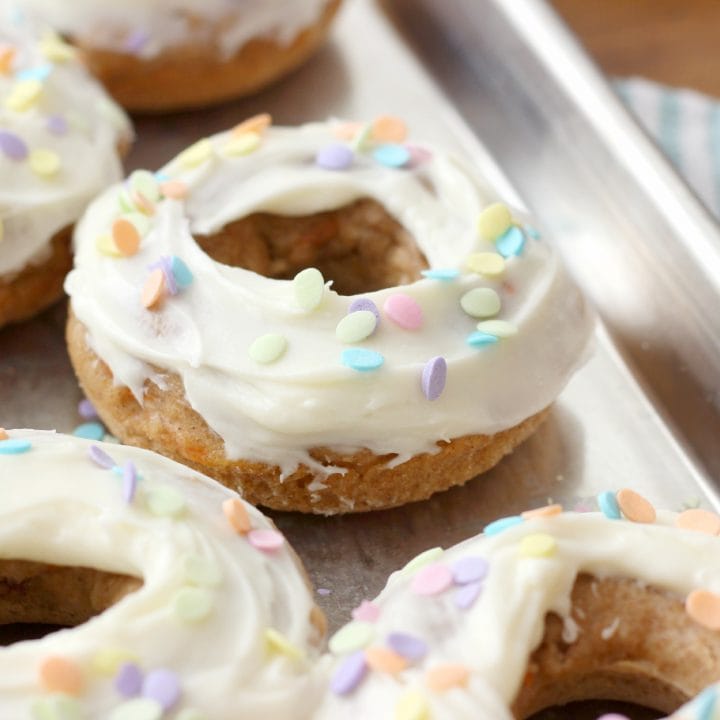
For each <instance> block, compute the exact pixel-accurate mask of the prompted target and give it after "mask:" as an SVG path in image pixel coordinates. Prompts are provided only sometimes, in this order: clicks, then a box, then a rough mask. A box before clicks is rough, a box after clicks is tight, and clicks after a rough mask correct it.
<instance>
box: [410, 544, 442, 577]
mask: <svg viewBox="0 0 720 720" xmlns="http://www.w3.org/2000/svg"><path fill="white" fill-rule="evenodd" d="M442 555H443V549H442V548H441V547H434V548H429V549H428V550H424V551H423V552H421V553H420V554H419V555H416V556H415V557H414V558H413V559H412V560H410V561H409V562H408V563H407V564H406V565H405V567H403V568H402V570H400V573H401V574H402V575H412V574H414V573H415V572H416V571H417V570H419V569H420V568H422V567H425V566H426V565H429V564H430V563H431V562H434V561H435V560H437V559H439V558H441V557H442Z"/></svg>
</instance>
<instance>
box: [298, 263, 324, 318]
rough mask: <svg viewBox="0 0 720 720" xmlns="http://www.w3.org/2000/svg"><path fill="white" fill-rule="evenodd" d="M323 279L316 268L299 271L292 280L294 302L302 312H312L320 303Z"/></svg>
mask: <svg viewBox="0 0 720 720" xmlns="http://www.w3.org/2000/svg"><path fill="white" fill-rule="evenodd" d="M324 290H325V279H324V278H323V276H322V273H321V272H320V271H319V270H318V269H317V268H306V269H305V270H301V271H300V272H299V273H298V274H297V275H296V276H295V277H294V278H293V291H294V292H295V301H296V302H297V304H298V305H299V306H300V307H301V308H302V309H303V310H314V309H315V308H316V307H317V306H318V305H319V304H320V302H321V301H322V297H323V292H324Z"/></svg>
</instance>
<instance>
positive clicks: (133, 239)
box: [112, 218, 140, 257]
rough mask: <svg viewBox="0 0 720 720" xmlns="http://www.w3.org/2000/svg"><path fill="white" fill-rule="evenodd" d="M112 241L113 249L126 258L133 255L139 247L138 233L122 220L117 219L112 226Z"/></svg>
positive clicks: (127, 221)
mask: <svg viewBox="0 0 720 720" xmlns="http://www.w3.org/2000/svg"><path fill="white" fill-rule="evenodd" d="M112 239H113V241H114V243H115V247H117V249H118V250H119V251H120V252H121V253H122V254H123V255H125V256H126V257H128V256H130V255H134V254H135V253H136V252H137V251H138V248H139V247H140V233H139V232H138V231H137V228H136V227H135V226H134V225H133V224H132V223H131V222H130V221H129V220H125V219H124V218H118V219H117V220H115V222H114V223H113V224H112Z"/></svg>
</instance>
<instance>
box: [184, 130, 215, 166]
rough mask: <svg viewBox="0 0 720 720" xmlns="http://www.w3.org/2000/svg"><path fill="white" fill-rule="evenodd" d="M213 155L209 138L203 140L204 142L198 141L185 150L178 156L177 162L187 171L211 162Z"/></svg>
mask: <svg viewBox="0 0 720 720" xmlns="http://www.w3.org/2000/svg"><path fill="white" fill-rule="evenodd" d="M212 154H213V146H212V143H211V142H210V140H208V138H203V139H202V140H198V141H197V142H196V143H194V144H193V145H191V146H190V147H189V148H186V149H185V150H183V151H182V152H181V153H180V154H179V155H178V156H177V158H176V161H177V163H178V164H179V165H180V167H182V168H185V169H186V170H192V169H193V168H196V167H198V166H199V165H202V164H203V163H204V162H205V161H207V160H209V159H210V158H211V157H212Z"/></svg>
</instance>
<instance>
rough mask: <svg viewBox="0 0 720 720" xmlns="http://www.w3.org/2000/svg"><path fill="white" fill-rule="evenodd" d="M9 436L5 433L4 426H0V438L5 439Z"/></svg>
mask: <svg viewBox="0 0 720 720" xmlns="http://www.w3.org/2000/svg"><path fill="white" fill-rule="evenodd" d="M9 437H10V436H9V435H8V434H7V430H5V428H3V427H0V440H7V439H8V438H9Z"/></svg>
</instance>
